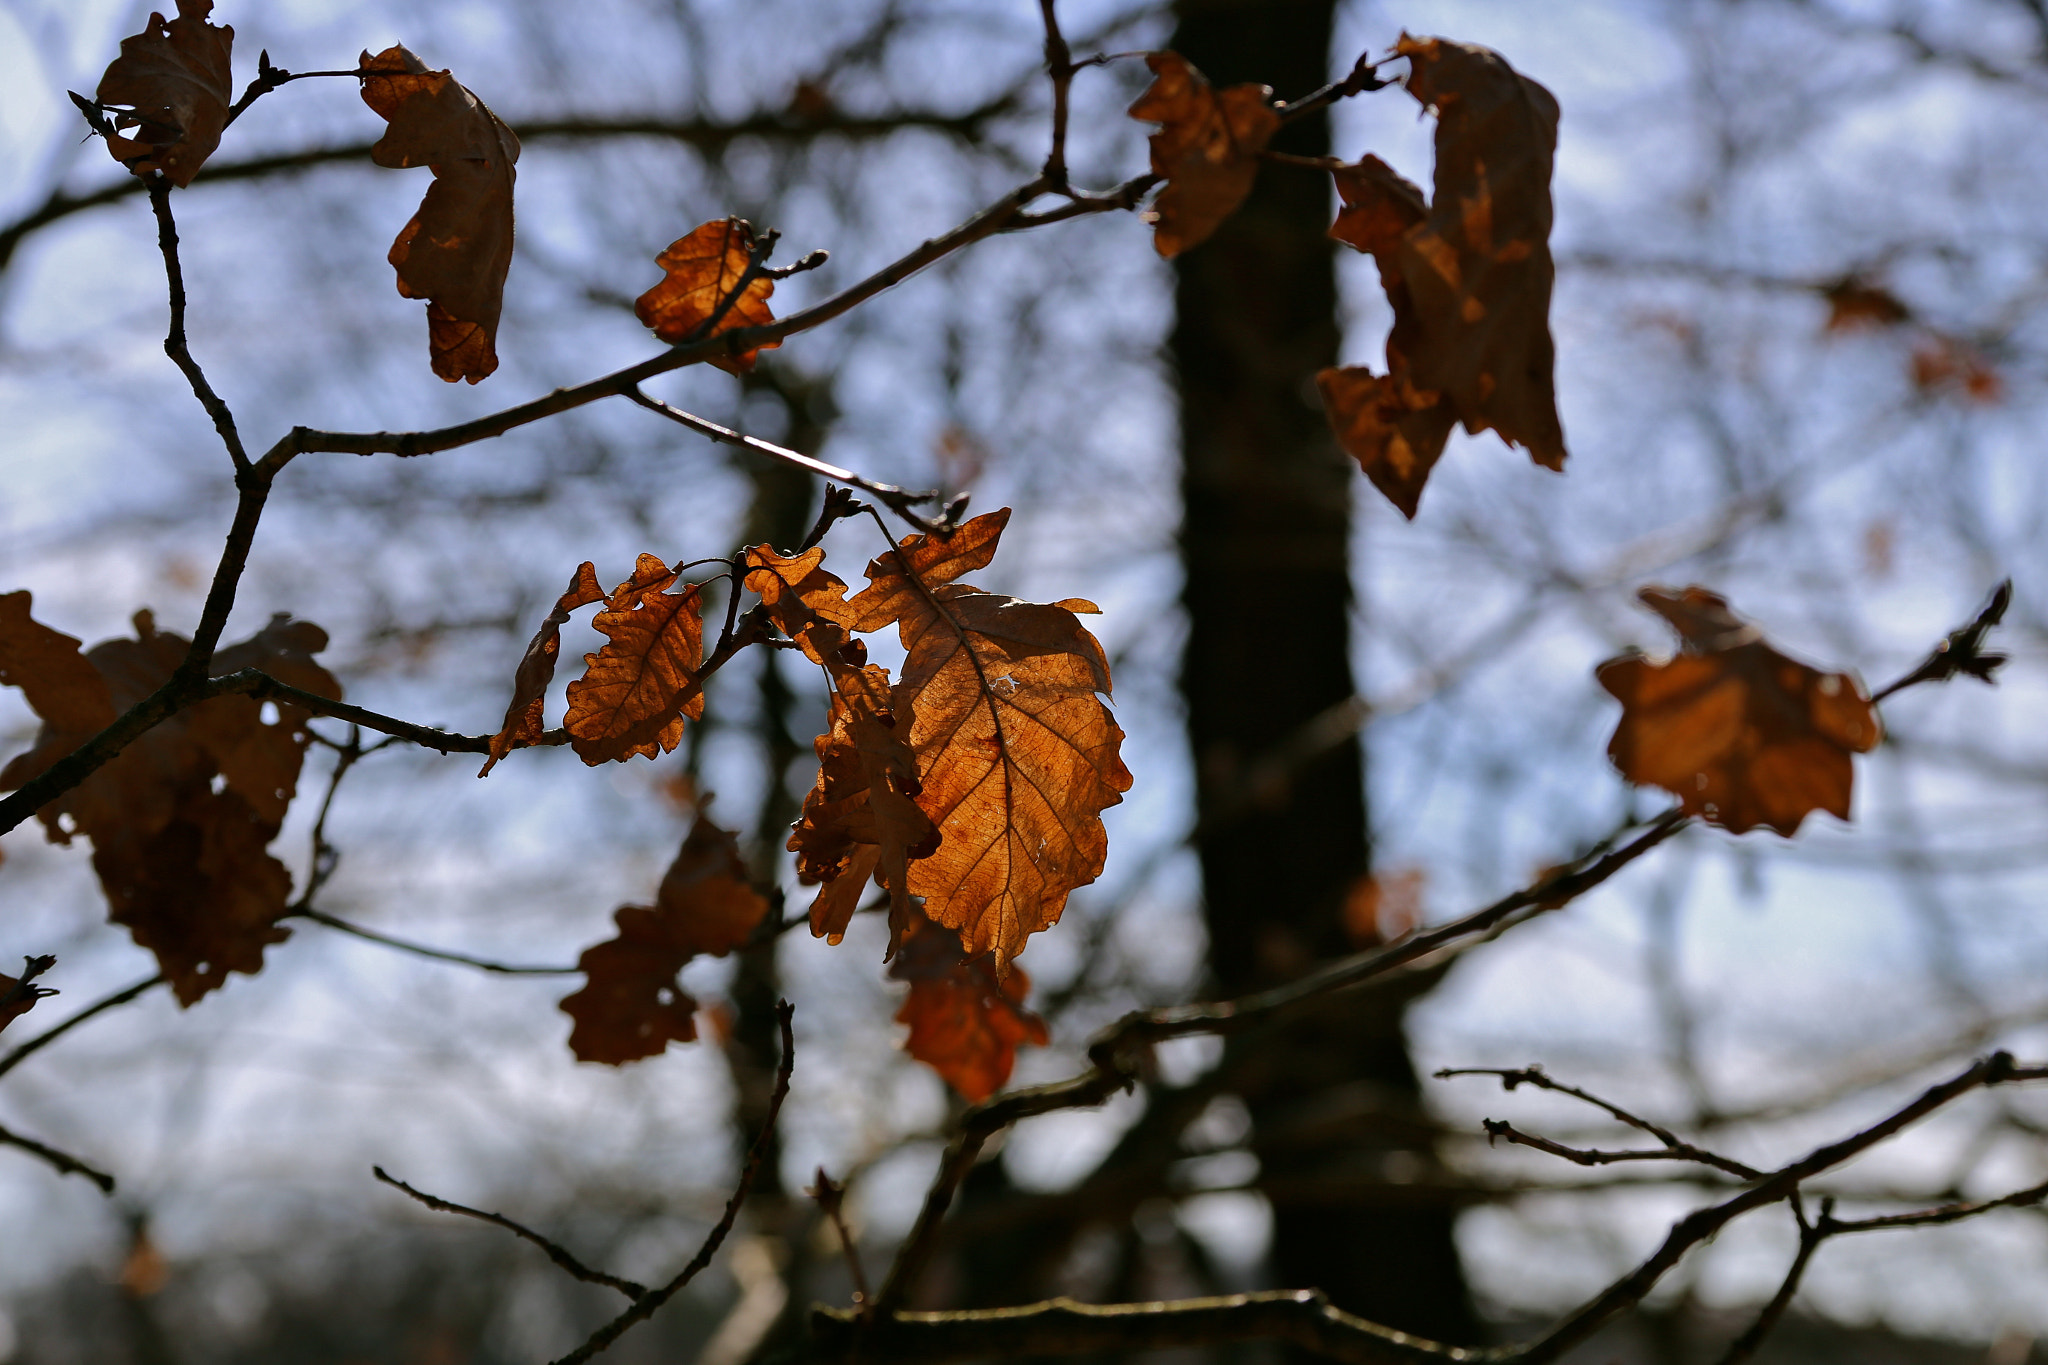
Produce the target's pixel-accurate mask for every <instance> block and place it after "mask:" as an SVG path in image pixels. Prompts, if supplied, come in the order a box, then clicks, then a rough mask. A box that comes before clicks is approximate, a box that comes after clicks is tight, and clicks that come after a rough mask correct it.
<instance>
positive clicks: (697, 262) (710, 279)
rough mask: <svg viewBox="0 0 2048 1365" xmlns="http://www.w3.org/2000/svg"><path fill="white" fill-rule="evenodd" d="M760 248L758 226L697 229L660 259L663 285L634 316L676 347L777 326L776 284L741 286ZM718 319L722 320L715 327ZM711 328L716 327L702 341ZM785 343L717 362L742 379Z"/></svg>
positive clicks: (727, 223)
mask: <svg viewBox="0 0 2048 1365" xmlns="http://www.w3.org/2000/svg"><path fill="white" fill-rule="evenodd" d="M754 248H755V239H754V229H753V226H752V225H751V224H749V223H747V222H746V221H745V220H744V219H740V218H720V219H716V220H714V221H712V222H709V223H705V224H704V225H703V226H701V227H698V228H695V229H693V230H692V231H691V232H690V233H689V235H687V236H684V237H678V238H676V239H675V241H673V242H670V243H669V246H668V250H666V251H664V252H662V253H661V254H660V255H659V256H656V257H655V258H654V263H655V264H656V265H658V266H660V267H661V268H662V270H663V272H664V275H663V278H662V281H661V283H660V284H657V285H655V286H654V288H652V289H650V290H648V291H647V292H646V293H644V294H642V295H641V296H640V297H639V299H638V300H637V301H636V302H635V303H634V304H633V312H634V313H635V315H637V316H638V317H639V319H640V321H641V323H642V324H644V325H645V326H647V327H650V328H652V329H653V331H654V335H656V336H657V337H660V338H661V339H662V340H663V341H666V342H667V343H668V344H669V345H671V346H673V345H675V344H676V343H677V342H679V341H699V340H702V339H703V337H706V336H717V335H718V334H719V333H720V332H730V331H731V330H733V329H734V328H735V327H760V326H764V325H765V324H767V323H771V322H773V321H775V315H774V314H773V313H771V312H769V311H768V296H769V295H771V294H773V293H774V292H775V281H773V280H771V279H769V278H767V277H766V276H758V277H756V278H754V279H752V280H748V281H747V286H746V288H745V289H740V287H739V285H740V281H741V280H742V279H744V278H745V277H746V273H747V267H748V266H749V265H751V264H752V263H753V259H754ZM735 290H738V294H737V296H735V293H734V291H735ZM713 318H717V319H718V320H717V321H716V322H715V323H711V320H712V319H713ZM706 323H711V326H710V328H709V330H708V331H703V332H702V335H701V336H700V335H699V331H700V329H702V328H704V326H705V324H706ZM781 344H782V343H781V342H779V341H771V342H769V343H768V344H767V345H766V346H756V347H755V348H753V350H749V351H741V352H739V353H737V354H735V355H731V356H721V357H719V358H718V359H716V360H713V361H712V362H711V363H712V364H714V365H716V366H718V367H719V368H720V369H723V370H730V371H732V372H733V373H734V374H738V373H739V372H740V371H742V370H751V369H753V368H754V356H755V355H756V354H758V353H759V352H761V351H764V350H770V349H773V348H774V347H776V346H780V345H781Z"/></svg>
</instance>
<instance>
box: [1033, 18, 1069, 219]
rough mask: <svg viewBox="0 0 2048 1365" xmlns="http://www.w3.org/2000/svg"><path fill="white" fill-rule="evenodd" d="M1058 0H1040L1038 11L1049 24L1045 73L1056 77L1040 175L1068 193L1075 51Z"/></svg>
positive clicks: (1048, 184) (1050, 185)
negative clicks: (1049, 132) (1069, 114)
mask: <svg viewBox="0 0 2048 1365" xmlns="http://www.w3.org/2000/svg"><path fill="white" fill-rule="evenodd" d="M1056 3H1057V0H1038V13H1039V16H1040V18H1041V19H1042V20H1043V21H1044V23H1045V73H1046V75H1047V76H1048V77H1050V78H1051V80H1052V140H1051V143H1050V145H1049V146H1048V148H1047V150H1046V153H1045V167H1044V169H1043V170H1041V171H1039V173H1038V178H1039V179H1040V180H1043V181H1044V182H1045V184H1046V188H1048V189H1050V190H1052V191H1053V193H1055V194H1064V193H1066V192H1067V103H1068V97H1069V95H1070V94H1071V93H1072V91H1073V86H1074V72H1075V70H1076V69H1077V68H1076V67H1075V66H1074V53H1073V50H1072V49H1071V48H1069V47H1068V46H1067V40H1066V37H1065V35H1063V34H1062V33H1061V32H1060V20H1059V15H1058V14H1057V13H1056V12H1055V8H1054V7H1055V5H1056Z"/></svg>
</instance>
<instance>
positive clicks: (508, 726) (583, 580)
mask: <svg viewBox="0 0 2048 1365" xmlns="http://www.w3.org/2000/svg"><path fill="white" fill-rule="evenodd" d="M603 600H604V589H603V588H600V587H599V586H598V585H597V566H596V565H595V564H592V563H591V562H590V561H589V560H587V559H586V560H584V561H583V563H581V564H579V565H577V566H576V572H575V574H574V575H573V576H572V577H571V578H570V579H569V586H568V587H567V588H566V589H564V590H563V592H562V595H561V596H560V597H558V598H556V599H555V609H554V610H553V611H551V612H549V613H548V615H547V619H546V620H545V621H542V622H541V625H540V629H539V630H538V631H537V632H535V634H534V637H533V639H532V640H530V641H529V642H528V643H527V646H526V653H525V654H524V655H523V656H521V658H520V660H519V667H518V669H517V670H515V671H514V673H513V674H512V702H511V704H510V705H508V706H507V707H506V708H505V723H504V725H503V726H502V727H500V728H499V730H498V733H497V734H495V735H492V736H491V754H490V757H489V758H486V759H485V760H484V766H483V770H482V771H481V772H479V773H478V774H477V776H478V777H486V776H489V774H490V771H491V769H492V768H495V767H497V766H498V760H499V759H501V758H503V757H504V756H505V755H507V754H509V753H511V752H512V750H513V749H514V748H516V747H518V746H519V745H522V744H538V743H540V739H541V735H542V734H543V732H544V731H545V730H546V728H547V727H546V723H545V721H544V720H543V718H542V708H543V706H544V705H545V703H546V701H547V691H548V684H549V683H551V682H553V681H554V680H555V660H556V659H558V658H560V657H561V653H562V627H563V626H565V625H567V624H568V623H569V613H570V612H573V611H575V610H576V609H577V608H578V607H587V606H589V605H590V604H591V603H592V602H602V601H603Z"/></svg>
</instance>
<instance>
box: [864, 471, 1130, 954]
mask: <svg viewBox="0 0 2048 1365" xmlns="http://www.w3.org/2000/svg"><path fill="white" fill-rule="evenodd" d="M1009 517H1010V513H1009V509H1008V508H1004V509H1003V510H1001V511H998V512H991V513H989V514H988V515H986V516H980V517H976V518H975V519H974V520H972V521H970V522H968V523H967V524H966V525H964V526H962V527H960V529H959V530H957V531H955V532H954V533H953V534H952V535H951V536H950V537H946V538H943V539H941V538H939V537H937V536H929V535H913V536H909V537H906V538H905V539H904V541H903V542H902V544H901V545H900V546H898V547H897V548H896V549H895V550H893V551H891V552H889V553H888V554H885V555H881V556H879V557H877V558H876V559H875V560H874V561H873V562H872V563H870V564H869V565H868V568H867V575H868V579H869V585H868V587H867V588H865V589H864V590H862V592H861V593H860V594H859V595H858V596H856V597H854V598H853V599H852V601H851V603H850V606H851V607H852V610H853V612H854V626H855V629H857V630H861V631H864V632H865V631H874V630H880V629H883V628H884V627H886V626H888V625H890V624H894V625H895V626H896V628H897V631H898V634H899V637H900V638H901V640H902V642H903V646H904V649H905V650H906V651H907V657H906V658H905V660H904V664H903V676H902V679H901V680H900V681H899V682H898V683H897V684H896V686H895V688H894V689H893V693H892V695H893V703H892V704H893V707H894V710H895V711H896V712H897V714H898V715H901V716H905V717H911V718H913V719H911V721H910V730H909V737H910V745H911V748H912V749H913V750H914V751H915V752H916V754H917V774H918V780H919V782H920V783H921V784H922V789H921V790H920V791H919V793H918V796H917V804H918V807H919V809H921V810H923V811H924V813H925V814H926V815H927V816H929V817H930V818H931V821H932V823H933V824H934V825H936V826H937V827H938V828H939V830H940V831H941V833H942V835H943V836H944V837H943V841H942V842H941V843H940V845H939V848H938V850H937V851H936V852H935V853H933V854H932V855H931V856H929V857H926V858H921V859H918V860H917V861H915V862H912V863H911V864H910V866H909V889H910V893H911V894H912V895H915V896H922V897H924V908H925V913H926V914H927V915H929V916H930V917H931V918H932V919H933V920H935V921H937V922H938V923H940V924H943V925H945V926H947V927H948V928H950V929H954V930H956V931H958V933H959V935H960V940H961V943H962V945H963V947H965V949H966V950H967V951H968V952H969V953H970V954H974V955H977V956H978V955H980V954H982V953H993V954H994V956H995V963H996V966H997V969H998V970H1007V968H1008V964H1009V960H1010V959H1011V958H1013V957H1015V956H1016V955H1017V954H1018V953H1020V952H1022V951H1023V950H1024V943H1025V940H1026V939H1027V938H1028V937H1029V936H1030V935H1032V934H1034V933H1037V932H1038V931H1039V930H1041V929H1044V928H1047V927H1049V926H1051V925H1052V924H1055V923H1057V922H1058V920H1059V917H1060V912H1061V910H1062V909H1063V908H1064V907H1065V905H1066V901H1067V896H1068V894H1069V893H1070V892H1072V891H1073V889H1074V888H1075V887H1078V886H1086V885H1087V884H1088V883H1089V882H1092V881H1094V880H1095V878H1096V877H1097V876H1099V875H1100V874H1101V872H1102V864H1103V859H1104V858H1105V857H1106V856H1107V853H1108V840H1107V836H1106V835H1105V834H1104V832H1103V828H1102V811H1103V810H1104V809H1105V808H1107V807H1109V806H1113V805H1115V804H1116V803H1117V802H1118V801H1120V800H1122V799H1123V798H1122V795H1121V793H1123V792H1124V791H1127V790H1128V789H1129V788H1130V785H1131V775H1130V773H1129V771H1128V770H1126V769H1125V767H1124V765H1123V760H1122V758H1121V757H1120V756H1119V752H1118V751H1119V747H1120V746H1121V744H1122V742H1123V731H1121V730H1119V729H1118V728H1117V726H1116V723H1115V722H1114V721H1113V720H1112V719H1111V718H1110V713H1109V708H1108V707H1107V706H1105V705H1104V704H1103V702H1102V700H1101V698H1102V697H1106V696H1107V695H1109V690H1110V678H1109V664H1108V661H1107V660H1105V659H1104V657H1103V654H1102V646H1101V644H1100V643H1098V642H1097V641H1096V639H1095V637H1094V636H1093V635H1090V634H1089V633H1088V632H1087V631H1086V630H1084V629H1083V628H1082V626H1081V623H1080V621H1079V620H1078V619H1077V618H1076V617H1075V615H1074V613H1075V612H1076V611H1087V612H1093V611H1094V610H1095V608H1094V606H1093V605H1091V604H1089V603H1087V602H1081V601H1068V602H1060V603H1054V604H1051V605H1042V604H1039V603H1033V602H1022V601H1019V600H1017V599H1016V598H1014V597H1004V596H1001V595H999V594H996V593H989V592H984V591H982V590H981V589H980V588H976V587H972V586H970V585H968V584H965V583H961V582H957V581H955V580H957V579H958V578H959V577H960V575H962V574H965V573H969V572H972V571H973V570H975V569H979V568H982V567H984V566H985V565H987V564H988V562H989V560H990V559H991V558H992V557H993V556H994V554H995V550H996V543H997V541H998V539H999V538H1000V537H1001V535H1002V532H1003V527H1004V526H1005V525H1007V524H1008V522H1009Z"/></svg>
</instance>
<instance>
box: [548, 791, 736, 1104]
mask: <svg viewBox="0 0 2048 1365" xmlns="http://www.w3.org/2000/svg"><path fill="white" fill-rule="evenodd" d="M767 911H768V902H767V901H766V900H765V899H764V898H763V897H762V896H761V894H760V893H759V892H757V891H755V890H754V888H753V887H752V886H751V885H749V884H748V882H747V873H746V864H745V863H743V862H742V861H741V860H740V854H739V842H738V840H737V839H735V838H734V836H733V835H732V834H730V833H728V832H727V831H725V830H722V829H720V828H719V827H718V826H716V825H714V824H712V823H711V822H710V821H709V820H706V819H703V818H702V817H699V818H698V820H697V821H696V823H695V824H693V825H691V827H690V832H689V834H688V835H687V836H686V837H685V838H684V840H683V846H682V848H681V849H680V850H679V851H678V852H677V854H676V857H675V861H674V862H673V863H671V864H670V865H669V869H668V872H667V873H666V874H664V875H663V877H662V879H661V889H660V891H659V893H658V894H657V897H656V900H655V903H654V904H653V905H652V906H645V905H627V906H621V907H620V908H619V910H618V911H617V912H616V913H615V914H614V915H613V916H612V919H613V922H614V923H616V924H617V925H618V929H619V933H618V937H616V938H612V939H607V940H606V941H605V942H603V943H600V944H597V945H596V946H594V947H591V948H587V949H585V950H584V953H583V956H582V958H581V960H579V961H578V963H577V966H578V967H580V968H581V969H582V970H583V973H584V975H585V977H586V981H585V984H584V986H583V989H581V990H579V991H577V992H576V993H575V994H573V995H570V996H568V997H566V998H565V999H564V1000H563V1001H562V1005H561V1008H562V1012H563V1013H564V1014H567V1015H568V1016H569V1017H570V1018H571V1019H574V1020H575V1021H576V1027H575V1029H574V1030H573V1031H572V1032H571V1033H570V1034H569V1048H570V1050H571V1051H572V1052H574V1053H575V1054H576V1060H578V1061H580V1062H603V1063H606V1064H607V1065H610V1066H623V1065H625V1064H626V1063H627V1062H631V1061H638V1060H639V1059H640V1058H642V1057H653V1056H657V1055H659V1054H660V1053H661V1052H663V1051H665V1050H666V1049H667V1047H668V1045H669V1044H670V1043H671V1042H676V1043H687V1042H691V1041H693V1040H694V1039H695V1038H696V1036H697V1026H696V1022H695V1019H694V1015H695V1014H696V1010H697V1002H696V1001H695V1000H693V999H691V998H690V996H689V994H688V993H686V992H685V991H684V990H683V988H682V983H681V982H679V981H678V980H677V979H676V974H677V973H678V972H680V971H682V969H683V965H684V964H685V963H687V962H689V961H690V960H691V959H692V958H695V957H700V956H701V957H724V956H725V955H726V954H728V953H730V952H732V951H734V950H735V949H737V948H740V947H743V946H745V944H746V942H747V940H748V939H749V938H750V937H752V935H753V932H754V926H755V925H757V924H759V923H760V922H761V917H762V915H764V914H766V913H767Z"/></svg>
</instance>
